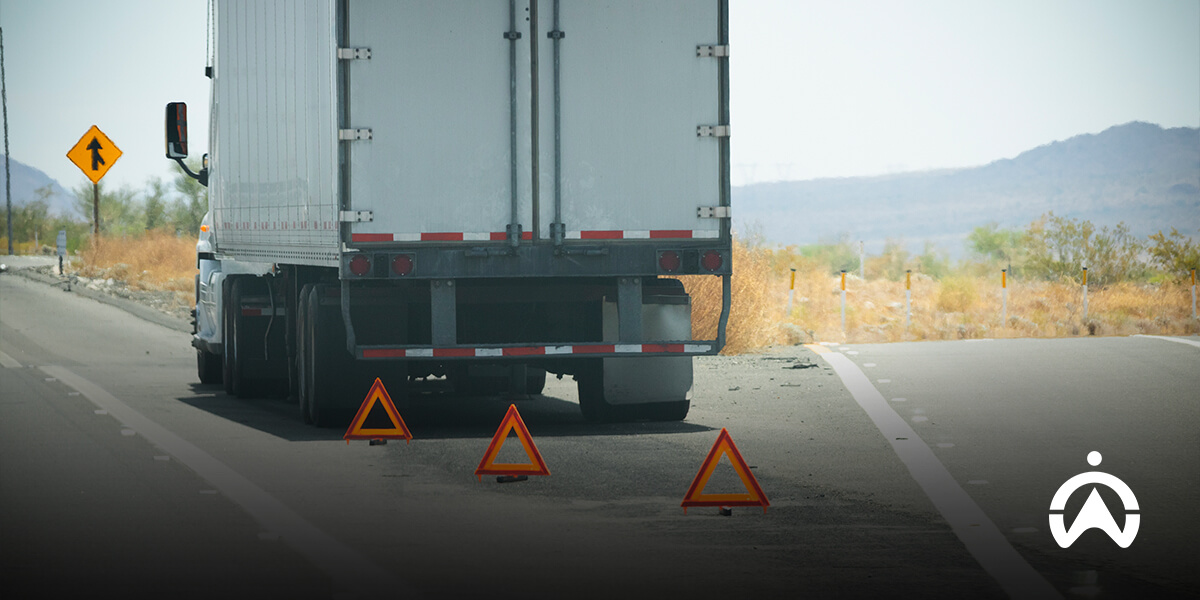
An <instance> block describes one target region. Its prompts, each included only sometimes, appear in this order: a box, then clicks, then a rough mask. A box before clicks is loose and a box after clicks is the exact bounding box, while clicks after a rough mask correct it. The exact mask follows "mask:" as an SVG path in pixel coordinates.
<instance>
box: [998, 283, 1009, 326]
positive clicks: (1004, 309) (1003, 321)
mask: <svg viewBox="0 0 1200 600" xmlns="http://www.w3.org/2000/svg"><path fill="white" fill-rule="evenodd" d="M1000 326H1001V327H1008V269H1000Z"/></svg>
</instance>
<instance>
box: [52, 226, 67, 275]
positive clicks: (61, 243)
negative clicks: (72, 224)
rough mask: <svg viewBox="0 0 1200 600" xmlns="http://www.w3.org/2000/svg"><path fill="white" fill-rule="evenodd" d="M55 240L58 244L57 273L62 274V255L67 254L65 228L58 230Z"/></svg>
mask: <svg viewBox="0 0 1200 600" xmlns="http://www.w3.org/2000/svg"><path fill="white" fill-rule="evenodd" d="M56 242H57V243H56V244H55V245H56V246H58V274H59V275H62V274H63V257H64V256H66V255H67V230H66V229H59V230H58V239H57V240H56Z"/></svg>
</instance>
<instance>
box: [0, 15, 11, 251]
mask: <svg viewBox="0 0 1200 600" xmlns="http://www.w3.org/2000/svg"><path fill="white" fill-rule="evenodd" d="M0 104H3V106H4V206H5V207H6V208H7V210H6V211H5V214H7V215H8V253H9V254H12V253H13V239H12V177H9V170H8V82H7V78H6V77H5V76H4V28H3V27H0Z"/></svg>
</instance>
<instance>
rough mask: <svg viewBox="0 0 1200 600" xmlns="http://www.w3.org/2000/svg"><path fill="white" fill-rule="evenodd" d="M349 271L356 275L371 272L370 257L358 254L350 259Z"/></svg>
mask: <svg viewBox="0 0 1200 600" xmlns="http://www.w3.org/2000/svg"><path fill="white" fill-rule="evenodd" d="M350 272H351V273H354V274H355V275H358V276H360V277H361V276H363V275H366V274H367V273H370V272H371V259H369V258H367V255H365V254H359V255H357V256H355V257H354V258H352V259H350Z"/></svg>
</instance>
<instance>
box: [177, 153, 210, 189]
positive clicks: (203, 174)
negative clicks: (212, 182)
mask: <svg viewBox="0 0 1200 600" xmlns="http://www.w3.org/2000/svg"><path fill="white" fill-rule="evenodd" d="M175 162H177V163H179V166H180V168H182V169H183V172H184V173H187V175H188V177H191V178H192V179H195V180H196V181H199V182H200V185H202V186H204V187H208V169H200V172H199V173H193V172H192V170H191V169H189V168H188V166H187V164H186V163H184V162H183V159H182V158H176V159H175Z"/></svg>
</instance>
